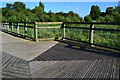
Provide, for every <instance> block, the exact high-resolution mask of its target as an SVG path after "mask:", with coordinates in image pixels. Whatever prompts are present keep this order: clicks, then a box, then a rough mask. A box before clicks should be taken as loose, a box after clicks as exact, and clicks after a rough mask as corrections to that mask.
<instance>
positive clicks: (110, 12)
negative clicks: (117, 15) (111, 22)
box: [106, 7, 115, 15]
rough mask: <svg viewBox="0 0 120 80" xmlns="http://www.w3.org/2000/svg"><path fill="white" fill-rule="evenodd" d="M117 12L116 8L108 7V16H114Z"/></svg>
mask: <svg viewBox="0 0 120 80" xmlns="http://www.w3.org/2000/svg"><path fill="white" fill-rule="evenodd" d="M114 12H115V10H114V7H108V8H107V9H106V15H113V14H114Z"/></svg>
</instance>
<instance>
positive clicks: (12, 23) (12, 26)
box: [11, 23, 14, 32]
mask: <svg viewBox="0 0 120 80" xmlns="http://www.w3.org/2000/svg"><path fill="white" fill-rule="evenodd" d="M11 24H12V31H11V32H13V31H14V26H13V23H11Z"/></svg>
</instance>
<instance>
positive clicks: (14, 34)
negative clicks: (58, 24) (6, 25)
mask: <svg viewBox="0 0 120 80" xmlns="http://www.w3.org/2000/svg"><path fill="white" fill-rule="evenodd" d="M0 31H2V32H4V33H7V34H10V35H12V36H14V37H18V38H22V39H26V40H30V41H36V40H35V39H34V38H32V37H28V36H25V35H22V34H17V33H15V32H11V31H7V30H0Z"/></svg>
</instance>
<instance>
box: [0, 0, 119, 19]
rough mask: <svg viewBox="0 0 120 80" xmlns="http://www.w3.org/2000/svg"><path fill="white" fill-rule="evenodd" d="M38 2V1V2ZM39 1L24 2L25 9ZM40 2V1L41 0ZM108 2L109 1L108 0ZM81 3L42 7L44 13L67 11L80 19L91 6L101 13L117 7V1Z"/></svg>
mask: <svg viewBox="0 0 120 80" xmlns="http://www.w3.org/2000/svg"><path fill="white" fill-rule="evenodd" d="M20 1H21V0H20ZM39 1H40V0H39ZM39 1H38V0H37V1H34V0H33V2H30V1H29V2H26V1H24V4H26V7H27V8H30V9H33V8H34V7H35V6H38V5H39ZM41 1H42V0H41ZM109 1H110V0H109ZM109 1H108V2H105V1H104V2H99V1H98V2H95V1H94V2H92V1H91V2H90V1H88V2H83V1H79V2H75V1H74V2H67V1H66V2H49V1H48V2H46V1H43V3H44V6H45V11H46V12H49V11H50V10H51V11H52V12H55V13H56V12H69V11H74V12H75V13H78V14H79V15H80V16H81V17H84V16H86V15H88V14H89V12H90V9H91V6H92V5H98V6H99V7H100V9H101V11H102V12H105V10H106V8H107V7H115V6H117V5H118V1H115V0H114V2H112V1H111V2H109ZM6 3H14V1H12V0H10V1H9V0H8V1H2V7H5V6H6Z"/></svg>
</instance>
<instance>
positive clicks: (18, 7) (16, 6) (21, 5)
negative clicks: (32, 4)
mask: <svg viewBox="0 0 120 80" xmlns="http://www.w3.org/2000/svg"><path fill="white" fill-rule="evenodd" d="M13 7H14V9H15V10H17V11H21V10H23V9H26V6H25V4H24V3H23V2H14V4H13Z"/></svg>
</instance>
